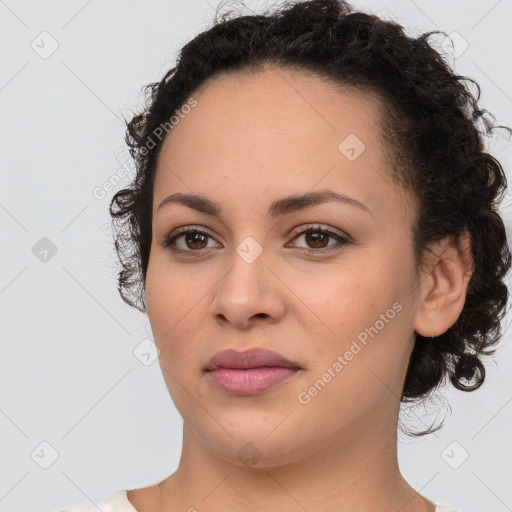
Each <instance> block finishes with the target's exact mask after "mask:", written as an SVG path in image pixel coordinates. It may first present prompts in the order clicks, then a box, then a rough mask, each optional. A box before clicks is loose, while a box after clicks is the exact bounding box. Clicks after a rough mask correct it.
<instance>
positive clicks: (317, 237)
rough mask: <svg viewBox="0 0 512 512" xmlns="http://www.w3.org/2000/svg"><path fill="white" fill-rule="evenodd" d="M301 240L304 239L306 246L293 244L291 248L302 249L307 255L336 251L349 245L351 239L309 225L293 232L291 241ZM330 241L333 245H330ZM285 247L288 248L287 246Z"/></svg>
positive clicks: (329, 230)
mask: <svg viewBox="0 0 512 512" xmlns="http://www.w3.org/2000/svg"><path fill="white" fill-rule="evenodd" d="M301 238H304V242H305V243H306V246H304V245H295V244H293V245H292V246H291V247H296V248H298V249H302V251H305V252H307V253H309V254H318V253H326V252H331V251H336V250H339V249H341V248H343V247H344V246H346V245H349V244H350V243H351V238H350V237H349V236H348V235H344V234H342V233H338V232H335V231H332V230H331V229H326V228H322V227H320V226H317V225H314V224H309V225H307V226H306V229H303V230H302V231H300V230H299V231H296V232H295V236H294V238H293V240H300V239H301ZM330 240H332V241H333V243H330ZM287 246H288V247H290V246H289V245H287Z"/></svg>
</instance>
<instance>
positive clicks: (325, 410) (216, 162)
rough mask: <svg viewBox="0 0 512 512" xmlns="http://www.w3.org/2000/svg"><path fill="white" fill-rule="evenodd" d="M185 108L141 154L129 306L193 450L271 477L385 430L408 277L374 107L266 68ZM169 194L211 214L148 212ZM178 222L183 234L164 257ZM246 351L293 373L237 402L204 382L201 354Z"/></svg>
mask: <svg viewBox="0 0 512 512" xmlns="http://www.w3.org/2000/svg"><path fill="white" fill-rule="evenodd" d="M193 98H194V99H195V100H196V101H197V104H195V103H190V104H191V105H192V104H193V105H195V106H193V107H191V108H190V109H188V108H187V109H186V111H187V112H188V113H187V114H186V115H184V116H183V118H182V119H181V120H180V121H179V123H178V124H177V125H175V126H174V128H173V129H172V130H171V131H170V133H169V135H168V136H167V137H166V139H165V141H164V143H163V147H162V150H161V153H160V156H159V160H158V167H157V173H156V177H155V184H154V208H153V240H152V247H151V254H150V259H149V266H148V272H147V281H146V301H147V310H148V315H149V320H150V323H151V327H152V331H153V334H154V339H155V343H156V345H157V347H158V349H159V350H160V357H159V360H160V365H161V368H162V371H163V376H164V379H165V381H166V384H167V387H168V390H169V392H170V394H171V397H172V399H173V401H174V403H175V405H176V407H177V409H178V411H179V412H180V414H181V415H182V417H183V419H184V422H185V424H187V425H188V426H189V427H190V428H191V431H193V432H194V437H195V441H197V443H196V444H197V445H201V446H202V447H203V448H206V449H208V450H210V451H211V452H214V453H215V454H217V455H218V456H221V457H223V458H225V459H229V460H233V461H235V462H237V458H238V463H239V464H242V463H243V462H242V457H241V455H240V454H244V450H246V451H247V450H249V451H251V450H252V451H253V452H255V453H257V454H259V455H258V456H262V457H263V458H262V459H261V461H260V462H259V464H260V465H261V464H266V465H272V464H278V463H284V462H291V461H294V460H299V459H301V458H304V457H306V456H307V455H308V454H313V453H315V452H317V451H318V450H319V448H320V447H321V446H322V447H326V446H328V445H330V444H332V445H333V446H334V445H335V444H336V445H339V444H340V442H341V441H342V440H343V441H346V440H350V442H351V443H352V444H351V445H352V446H356V444H357V442H358V441H357V440H358V439H360V440H364V442H366V443H368V441H369V440H371V439H375V437H374V436H375V434H376V433H379V434H383V433H384V432H383V431H384V430H385V431H386V432H387V433H389V434H390V435H394V434H395V433H396V423H395V419H396V417H395V416H396V413H397V410H398V407H399V402H400V396H401V393H402V388H403V382H404V378H405V373H406V370H407V365H408V361H409V356H410V354H411V351H412V348H413V341H414V337H413V333H414V322H415V317H416V316H417V314H418V303H419V301H418V289H419V277H418V275H417V273H416V267H415V265H414V258H413V247H412V232H411V229H412V223H413V221H414V214H413V209H412V208H413V206H412V203H411V201H410V197H409V196H408V195H407V194H406V193H405V192H404V191H403V190H401V189H399V188H397V186H396V185H395V184H394V183H393V182H392V180H391V174H392V170H391V169H390V168H389V164H388V162H387V161H386V159H385V155H384V150H383V145H382V142H381V139H380V136H379V128H378V127H379V111H378V110H377V109H378V103H377V101H376V100H375V99H374V98H373V97H372V96H370V95H369V94H363V93H360V94H356V93H355V92H353V91H352V92H348V91H347V92H341V91H336V90H334V89H333V88H332V87H330V86H329V85H328V84H327V83H326V82H325V81H323V80H322V79H320V78H312V77H308V76H307V75H305V74H302V73H299V72H291V71H289V70H284V69H279V70H274V71H271V70H267V71H265V72H262V73H259V74H258V75H245V76H223V77H217V78H215V79H214V80H212V81H211V82H209V83H207V84H206V85H204V86H203V87H201V88H200V89H199V90H198V91H197V92H196V93H194V94H193ZM327 191H330V192H329V193H327ZM319 192H324V193H325V194H324V197H323V198H322V197H320V200H318V201H317V200H311V201H310V200H306V199H304V200H299V201H294V200H293V201H292V200H290V199H288V200H285V198H290V197H294V198H296V197H298V196H303V195H309V194H316V193H319ZM178 193H179V194H183V195H189V194H193V195H196V196H201V197H202V198H204V199H205V200H207V201H209V202H210V203H214V204H215V205H216V207H217V210H218V211H217V212H216V213H213V211H211V210H210V211H209V212H204V211H200V210H199V209H196V208H194V206H196V207H197V208H199V202H197V201H196V202H192V201H189V202H188V205H186V204H183V203H182V202H178V201H168V202H166V203H165V204H163V205H161V203H162V201H164V199H165V198H167V197H168V196H170V195H172V194H178ZM329 194H331V195H329ZM335 194H337V195H338V197H339V198H341V200H336V199H334V197H335ZM344 198H345V199H344ZM317 199H318V197H317ZM276 202H277V203H278V204H277V206H274V207H271V205H274V204H275V203H276ZM160 205H161V206H160ZM311 224H313V225H314V226H313V229H312V230H311V232H310V233H309V234H308V233H304V230H306V229H308V228H311V226H310V225H311ZM187 226H188V227H190V229H191V230H192V231H193V230H196V231H199V233H196V234H195V236H194V234H193V233H192V234H189V235H187V234H182V235H181V236H178V238H176V239H175V240H174V241H173V242H172V243H171V245H170V246H169V247H166V246H165V244H164V241H165V239H166V238H167V237H169V235H172V236H174V235H179V233H177V230H178V228H183V227H187ZM326 231H329V233H327V232H326ZM202 233H203V234H202ZM204 233H206V235H205V234H204ZM301 233H302V234H301ZM337 236H339V237H340V238H339V239H338V238H337ZM171 249H175V251H176V250H179V252H173V251H172V250H171ZM249 348H263V349H268V350H272V351H274V352H277V353H279V354H281V355H283V356H285V357H286V358H288V359H289V360H290V361H292V362H294V363H296V365H297V366H298V367H300V370H298V371H296V372H293V373H291V376H290V377H288V378H287V379H288V380H284V381H282V382H281V383H279V384H277V385H275V386H274V387H271V388H270V389H267V390H266V391H263V392H259V393H255V394H251V395H242V394H236V393H234V394H233V393H230V392H227V391H225V390H223V389H221V388H219V387H218V386H217V385H215V382H214V379H212V376H211V375H210V374H209V372H207V371H205V368H206V366H207V365H208V363H209V361H210V358H211V357H212V356H213V355H215V354H216V353H217V352H219V351H222V350H225V349H234V350H237V351H244V350H246V349H249ZM240 371H243V370H238V372H240ZM247 443H251V445H248V444H247ZM241 449H242V451H240V450H241ZM237 454H238V455H237Z"/></svg>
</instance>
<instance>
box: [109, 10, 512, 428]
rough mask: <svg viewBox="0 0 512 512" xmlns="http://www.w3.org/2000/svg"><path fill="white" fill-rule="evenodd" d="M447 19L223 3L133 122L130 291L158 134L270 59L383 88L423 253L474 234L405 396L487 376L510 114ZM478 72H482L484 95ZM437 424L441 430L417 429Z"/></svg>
mask: <svg viewBox="0 0 512 512" xmlns="http://www.w3.org/2000/svg"><path fill="white" fill-rule="evenodd" d="M436 33H439V34H443V35H445V36H446V34H445V32H441V31H432V32H428V33H425V34H423V35H421V36H419V37H417V38H414V37H411V36H408V35H406V34H405V32H404V30H403V27H402V26H401V25H399V24H397V23H394V22H391V21H385V20H383V19H381V18H379V17H377V16H376V15H371V14H366V13H362V12H356V11H354V10H353V8H352V7H351V6H350V5H349V4H348V3H347V2H344V1H341V0H312V1H305V2H300V3H297V2H290V1H285V2H284V3H283V5H282V6H281V8H280V9H279V10H276V11H267V12H266V13H265V15H251V16H249V15H247V16H239V15H238V16H231V17H230V16H229V13H228V14H227V15H223V16H222V17H221V19H219V14H218V11H217V13H216V16H215V20H214V22H213V26H211V27H210V28H209V29H208V30H206V31H204V32H202V33H200V34H199V35H197V37H195V38H194V39H193V40H191V41H190V42H188V43H187V44H186V45H185V46H184V47H183V48H182V49H181V51H180V55H179V59H178V61H177V64H176V66H175V67H173V68H172V69H170V70H169V71H168V72H167V73H166V74H165V76H164V77H163V78H162V79H161V80H160V81H159V82H155V83H151V84H149V85H147V86H146V87H145V92H146V105H145V107H144V109H143V111H142V112H141V113H138V114H136V115H134V117H133V118H132V119H131V120H130V121H129V122H127V133H126V142H127V144H128V146H129V148H130V154H131V157H132V158H133V159H134V163H135V166H136V176H135V177H134V179H133V182H132V183H131V185H130V187H129V188H126V189H123V190H120V191H118V192H117V193H116V194H115V195H114V197H113V199H112V201H111V203H110V214H111V215H112V223H113V224H114V225H115V231H116V236H115V248H116V251H117V255H118V258H119V261H120V263H121V266H122V270H121V271H120V272H119V276H118V277H119V280H118V289H119V292H120V294H121V296H122V298H123V300H125V301H126V302H127V303H128V304H130V305H131V306H133V307H135V308H137V309H138V310H139V311H141V312H146V303H145V278H146V271H147V266H148V260H149V253H150V246H151V236H152V235H151V224H152V205H153V192H152V191H153V179H154V176H155V168H156V161H157V156H158V152H159V149H160V147H161V146H162V141H163V140H164V137H155V134H158V133H161V131H162V130H161V128H160V131H158V130H159V127H161V126H163V125H164V124H165V123H166V122H168V120H169V118H171V116H172V115H174V114H175V113H176V112H178V111H179V109H180V108H181V107H182V106H183V105H184V104H185V101H186V100H187V98H190V96H191V94H192V93H193V92H194V91H195V90H196V88H198V87H199V86H200V85H201V84H202V83H204V82H205V81H206V80H207V79H212V78H214V77H215V76H216V75H219V74H221V73H224V74H226V73H242V72H244V71H258V70H261V69H263V68H264V66H266V65H276V66H281V67H283V68H289V69H298V70H301V71H303V72H306V73H310V74H313V75H316V76H320V77H323V78H325V79H326V80H327V81H329V82H330V83H333V84H337V85H340V86H342V87H351V88H352V90H357V91H364V92H370V93H373V94H374V95H376V96H377V97H378V98H379V99H380V100H381V102H382V105H383V108H384V113H385V115H383V116H382V117H383V121H382V125H381V126H380V129H381V132H382V137H383V141H384V148H385V150H386V151H387V156H388V160H389V162H390V163H391V168H393V169H394V171H395V172H394V174H393V176H392V178H393V180H394V181H395V183H396V184H397V185H400V186H402V187H403V189H405V190H408V191H410V192H411V193H412V194H413V197H415V198H416V199H417V202H418V205H419V207H418V211H417V216H416V217H417V218H416V223H415V226H414V230H413V241H414V251H415V256H416V262H417V265H418V266H419V265H421V264H422V261H423V259H422V258H423V256H424V255H425V252H426V248H427V244H428V243H429V242H433V241H436V240H440V239H441V238H443V237H445V236H446V235H451V234H452V235H455V236H460V235H462V234H464V233H469V235H470V240H471V242H470V243H471V252H472V257H473V272H472V275H471V279H470V281H469V285H468V290H467V295H466V301H465V304H464V308H463V310H462V312H461V314H460V316H459V318H458V320H457V321H456V323H455V324H454V325H453V326H452V327H450V328H449V329H448V330H447V331H446V332H445V333H444V334H442V335H440V336H437V337H435V338H434V339H430V338H427V339H425V338H424V337H422V336H421V335H419V334H417V333H416V341H415V346H414V349H413V352H412V355H411V359H410V362H409V367H408V371H407V375H406V378H405V384H404V388H403V394H402V397H401V402H402V403H408V402H414V401H418V400H419V399H420V398H425V397H427V396H428V395H429V393H430V392H431V391H432V390H434V389H435V388H436V387H437V386H438V385H439V384H440V383H441V381H442V380H443V379H444V377H445V376H448V377H449V379H450V381H451V382H452V384H453V385H454V386H455V387H456V388H457V389H460V390H463V391H472V390H474V389H477V388H479V387H480V386H481V385H482V383H483V382H484V378H485V368H484V365H483V364H482V358H483V356H487V355H491V354H493V353H494V352H495V350H496V349H495V348H493V346H495V345H496V344H497V343H498V341H499V340H500V339H501V337H502V332H501V320H502V318H503V316H504V314H505V308H506V305H507V300H508V289H507V286H506V285H505V278H506V274H507V273H508V271H509V269H510V265H511V254H510V249H509V246H508V243H507V239H506V233H505V227H504V223H503V221H502V218H501V216H500V214H499V213H498V204H499V202H500V201H501V199H502V197H503V194H504V192H505V189H506V177H505V174H504V172H503V169H502V166H501V164H500V163H499V162H498V161H497V160H496V159H495V158H494V157H492V156H491V155H489V154H488V153H486V152H485V151H484V145H483V141H482V139H483V137H482V135H490V134H492V133H493V131H494V129H495V128H496V126H494V124H493V123H492V122H491V121H490V120H489V118H488V117H485V114H489V112H488V111H487V110H482V109H480V108H479V107H478V100H479V99H480V87H479V86H478V84H477V83H476V82H475V81H474V80H472V79H470V78H466V77H464V76H459V75H456V74H455V73H454V72H453V70H452V69H451V67H450V66H449V64H448V63H447V62H446V61H445V59H444V58H443V56H442V55H441V53H440V52H438V51H437V50H435V49H434V48H433V46H432V45H431V44H430V43H429V37H430V36H431V35H432V34H436ZM466 81H470V82H472V83H473V84H475V85H476V87H477V89H478V95H477V97H476V98H475V97H474V96H473V94H472V93H471V92H470V90H469V88H468V87H467V84H466ZM490 117H492V119H493V120H494V116H493V115H492V114H490ZM482 124H483V129H482V130H480V129H479V128H480V126H481V125H482ZM498 127H499V128H505V129H506V130H508V131H509V132H511V131H512V130H510V128H508V127H504V126H498ZM155 139H156V140H155ZM148 141H152V143H151V144H148ZM424 433H430V431H427V432H423V433H421V434H414V435H423V434H424Z"/></svg>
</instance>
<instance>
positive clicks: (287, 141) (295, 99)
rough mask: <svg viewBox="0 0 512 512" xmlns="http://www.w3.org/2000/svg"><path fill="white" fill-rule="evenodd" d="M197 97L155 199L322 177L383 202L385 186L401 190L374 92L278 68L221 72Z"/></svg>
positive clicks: (165, 161) (169, 145)
mask: <svg viewBox="0 0 512 512" xmlns="http://www.w3.org/2000/svg"><path fill="white" fill-rule="evenodd" d="M192 96H193V98H195V100H196V101H197V105H196V106H195V107H194V108H192V109H191V110H190V112H189V113H188V114H187V115H185V116H184V117H183V118H182V119H181V120H180V122H179V123H178V124H177V125H176V126H174V128H173V129H172V130H171V132H170V133H169V135H168V136H167V137H166V139H165V140H164V143H163V146H162V148H161V151H160V155H159V159H158V163H157V174H156V178H155V201H154V204H158V201H159V199H161V198H163V197H164V196H165V195H167V193H171V192H173V191H176V190H178V191H183V192H190V191H191V190H192V191H194V192H199V191H204V190H206V189H207V190H208V191H212V192H217V193H221V192H222V190H223V189H225V188H226V187H227V188H229V187H231V188H237V190H238V191H239V193H240V194H241V195H243V194H247V195H251V194H252V195H254V194H258V193H261V194H264V195H266V196H270V195H272V191H273V190H277V189H282V190H283V192H284V191H285V190H286V192H287V193H293V192H297V193H303V192H305V191H306V190H309V189H311V188H312V187H314V186H315V183H320V182H321V183H320V185H322V186H324V185H325V186H330V187H333V186H334V187H338V189H340V187H341V188H342V189H343V191H344V192H347V193H348V192H351V193H352V194H353V195H354V196H357V197H358V199H361V200H362V201H363V202H368V203H375V202H377V203H378V202H382V201H383V200H385V199H386V198H385V197H384V196H383V192H385V191H386V190H385V188H386V187H388V188H389V189H390V190H387V192H390V191H393V190H394V191H395V193H396V192H397V191H396V190H395V189H396V186H395V185H394V184H392V181H391V176H390V174H389V164H388V162H387V159H386V156H385V152H384V151H383V143H382V140H381V137H380V132H379V129H380V116H381V108H380V106H381V103H380V102H379V100H378V98H377V97H376V96H375V95H372V94H370V93H368V92H365V91H363V90H360V91H358V90H355V89H353V88H342V87H340V86H335V85H333V84H332V83H330V82H328V81H326V80H325V79H323V78H321V77H319V76H317V75H311V74H306V73H303V72H301V71H297V70H289V69H283V68H272V69H265V70H263V71H259V72H250V73H239V74H236V75H235V74H227V75H221V76H217V77H215V78H213V79H212V80H209V81H207V82H206V83H204V84H203V85H202V86H201V87H199V88H198V89H197V90H196V91H195V92H194V93H193V94H192ZM244 183H245V184H246V185H245V188H244V185H243V184H244ZM273 195H275V192H274V194H273ZM279 195H284V194H279ZM219 197H220V196H219ZM388 199H389V197H388Z"/></svg>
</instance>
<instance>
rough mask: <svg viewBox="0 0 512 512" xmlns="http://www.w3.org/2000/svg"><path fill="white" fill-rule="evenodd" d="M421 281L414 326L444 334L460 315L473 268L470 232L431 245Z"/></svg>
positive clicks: (426, 333)
mask: <svg viewBox="0 0 512 512" xmlns="http://www.w3.org/2000/svg"><path fill="white" fill-rule="evenodd" d="M428 260H429V261H428V262H427V264H426V265H425V271H424V273H423V276H422V279H421V282H420V302H419V304H418V310H417V312H416V318H415V323H414V330H415V331H416V332H417V333H418V334H421V335H422V336H425V337H431V336H440V335H441V334H443V333H445V332H446V331H447V330H448V329H449V328H450V327H451V326H452V325H453V324H454V323H455V322H456V321H457V319H458V318H459V316H460V314H461V312H462V309H463V308H464V303H465V301H466V292H467V288H468V284H469V280H470V278H471V274H472V272H473V258H472V255H471V237H470V234H469V233H468V232H464V233H463V234H461V235H458V236H456V235H449V236H447V237H445V238H443V239H442V240H440V241H438V242H435V243H434V244H432V245H431V246H430V253H429V254H428Z"/></svg>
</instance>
